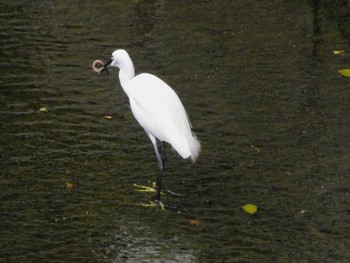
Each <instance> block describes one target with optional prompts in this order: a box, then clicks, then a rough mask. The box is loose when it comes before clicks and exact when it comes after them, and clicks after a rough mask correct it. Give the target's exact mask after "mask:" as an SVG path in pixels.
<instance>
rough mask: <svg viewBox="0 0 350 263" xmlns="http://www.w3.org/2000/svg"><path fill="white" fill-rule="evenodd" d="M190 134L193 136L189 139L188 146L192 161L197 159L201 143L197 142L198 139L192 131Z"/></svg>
mask: <svg viewBox="0 0 350 263" xmlns="http://www.w3.org/2000/svg"><path fill="white" fill-rule="evenodd" d="M192 135H193V136H192V138H191V140H190V141H189V147H190V152H191V159H192V162H193V163H194V162H195V161H196V160H197V158H198V155H199V152H200V150H201V143H200V142H199V140H198V139H197V137H196V135H195V134H194V133H192Z"/></svg>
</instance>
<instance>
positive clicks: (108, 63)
mask: <svg viewBox="0 0 350 263" xmlns="http://www.w3.org/2000/svg"><path fill="white" fill-rule="evenodd" d="M112 61H113V59H110V60H108V61H107V63H106V64H104V65H103V67H102V69H101V70H100V72H99V73H98V74H101V73H102V72H103V71H106V73H107V75H109V71H108V68H109V65H110V64H111V63H112Z"/></svg>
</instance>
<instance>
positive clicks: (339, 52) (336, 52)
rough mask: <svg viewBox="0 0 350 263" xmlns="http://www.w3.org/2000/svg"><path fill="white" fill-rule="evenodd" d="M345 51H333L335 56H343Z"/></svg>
mask: <svg viewBox="0 0 350 263" xmlns="http://www.w3.org/2000/svg"><path fill="white" fill-rule="evenodd" d="M344 52H345V51H344V50H334V51H333V54H334V55H341V54H343V53H344Z"/></svg>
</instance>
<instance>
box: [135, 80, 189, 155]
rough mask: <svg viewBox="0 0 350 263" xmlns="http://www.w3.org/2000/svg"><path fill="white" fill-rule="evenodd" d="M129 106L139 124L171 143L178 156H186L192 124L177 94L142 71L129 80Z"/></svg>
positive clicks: (160, 138) (160, 81)
mask: <svg viewBox="0 0 350 263" xmlns="http://www.w3.org/2000/svg"><path fill="white" fill-rule="evenodd" d="M129 85H130V86H129V90H130V95H129V98H130V105H131V109H132V112H133V114H134V116H135V118H136V119H137V121H138V122H139V123H140V125H141V126H142V127H143V128H144V129H145V130H146V131H147V132H148V133H151V134H152V135H154V136H155V137H157V138H158V139H159V140H161V141H166V142H168V143H170V144H171V145H172V146H173V147H174V148H175V149H176V150H177V151H178V152H179V154H180V155H181V156H183V157H184V156H185V158H186V157H189V155H191V153H189V150H188V146H186V145H187V144H188V142H187V141H188V138H189V137H192V132H191V124H190V122H189V119H188V117H187V114H186V111H185V109H184V107H183V105H182V103H181V101H180V99H179V97H178V96H177V94H176V93H175V92H174V91H173V90H172V89H171V88H170V87H169V86H168V85H167V84H166V83H165V82H163V81H162V80H161V79H159V78H157V77H156V76H154V75H151V74H141V75H138V76H137V77H135V78H134V79H133V80H131V81H130V83H129Z"/></svg>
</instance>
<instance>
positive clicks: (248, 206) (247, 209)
mask: <svg viewBox="0 0 350 263" xmlns="http://www.w3.org/2000/svg"><path fill="white" fill-rule="evenodd" d="M242 209H243V210H244V211H245V212H247V213H248V214H255V213H256V211H258V207H257V206H256V205H253V204H245V205H243V206H242Z"/></svg>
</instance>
